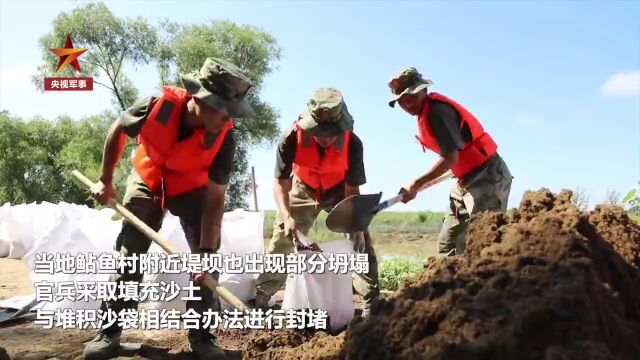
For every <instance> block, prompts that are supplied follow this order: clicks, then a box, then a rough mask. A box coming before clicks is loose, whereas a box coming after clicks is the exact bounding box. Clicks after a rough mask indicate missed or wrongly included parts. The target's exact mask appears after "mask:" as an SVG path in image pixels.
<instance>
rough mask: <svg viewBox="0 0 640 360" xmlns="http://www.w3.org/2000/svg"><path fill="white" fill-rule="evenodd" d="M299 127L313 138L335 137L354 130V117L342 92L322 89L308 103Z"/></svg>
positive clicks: (299, 121)
mask: <svg viewBox="0 0 640 360" xmlns="http://www.w3.org/2000/svg"><path fill="white" fill-rule="evenodd" d="M298 125H299V126H300V127H301V128H302V129H303V130H305V131H308V132H309V133H310V134H312V135H313V136H317V137H334V136H339V135H341V134H342V133H344V132H346V131H349V130H352V129H353V117H351V114H349V111H348V110H347V105H346V104H345V103H344V99H343V98H342V94H341V93H340V91H338V90H336V89H334V88H320V89H318V90H316V91H315V92H314V93H313V95H312V96H311V98H309V101H307V107H306V108H305V110H304V112H303V113H302V115H301V116H300V119H299V120H298Z"/></svg>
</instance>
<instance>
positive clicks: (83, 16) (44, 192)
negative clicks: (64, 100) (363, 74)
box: [0, 2, 281, 209]
mask: <svg viewBox="0 0 640 360" xmlns="http://www.w3.org/2000/svg"><path fill="white" fill-rule="evenodd" d="M67 35H70V36H71V38H72V40H73V45H74V47H82V48H87V49H88V51H87V52H86V53H85V54H84V55H83V56H81V58H80V67H81V69H82V70H81V72H80V73H78V72H76V71H75V70H74V69H72V68H71V67H70V66H68V67H66V68H65V69H64V70H62V71H60V72H59V73H56V72H55V70H56V69H55V68H56V66H57V64H58V61H57V60H58V59H57V57H56V56H55V55H54V54H53V53H52V52H51V51H50V50H49V49H51V48H59V47H61V46H62V45H63V44H64V42H65V39H66V37H67ZM39 46H40V51H41V55H42V63H41V65H40V66H39V67H38V68H37V69H34V74H33V76H32V82H33V84H34V86H35V87H36V88H37V89H38V90H40V91H42V89H43V80H44V77H46V76H56V77H80V76H83V77H93V78H94V82H95V84H96V86H98V87H103V88H105V89H107V90H109V92H110V94H111V95H112V99H111V104H105V107H104V108H105V109H106V110H104V111H103V112H101V113H99V114H95V115H92V116H87V117H84V118H82V119H71V118H69V117H67V116H61V117H58V118H56V119H43V118H34V119H22V118H20V117H19V116H17V115H16V114H10V113H9V112H7V111H6V110H5V111H2V113H1V114H0V154H2V155H0V172H1V173H0V203H5V202H11V203H22V202H34V201H36V202H39V201H51V202H57V201H66V202H72V203H85V204H92V203H93V202H92V201H90V200H88V199H87V197H86V194H85V193H83V189H80V188H79V187H78V186H77V185H76V184H75V183H74V182H72V181H71V180H70V179H69V174H68V172H69V171H70V170H71V169H74V168H77V169H79V170H81V171H84V172H85V173H86V174H87V175H88V176H90V177H91V178H92V179H97V177H98V175H99V169H100V162H101V156H102V148H103V143H104V138H105V136H106V131H107V129H108V127H109V125H110V123H111V122H113V121H114V120H115V119H116V118H117V116H118V115H119V113H120V112H122V111H123V110H124V109H126V108H127V107H129V106H131V105H132V104H133V103H134V102H135V101H136V99H138V98H139V97H141V96H148V95H151V94H140V93H139V91H138V89H137V88H136V86H135V74H126V73H125V70H124V69H125V66H124V65H125V64H130V65H133V66H136V67H137V66H142V65H152V66H153V65H155V66H156V67H157V69H158V78H157V83H156V86H155V88H156V90H160V88H161V87H162V86H163V85H167V84H171V85H181V83H180V81H179V79H180V74H183V73H188V72H192V71H198V70H199V69H200V67H201V66H202V63H203V62H204V60H205V58H207V57H223V58H226V59H228V60H230V61H232V62H234V63H236V64H237V65H238V66H239V67H241V68H242V69H243V70H244V71H246V72H247V73H248V75H249V77H250V78H251V80H252V81H253V82H254V84H255V85H256V86H255V89H254V91H253V92H252V93H251V95H250V99H249V101H250V102H251V104H252V105H253V107H254V109H255V110H256V115H255V116H254V117H253V118H251V119H243V121H242V122H236V127H235V135H236V139H237V144H238V147H237V153H236V159H235V165H234V169H233V171H234V172H233V175H232V179H231V182H230V184H229V191H228V194H227V209H233V208H238V207H246V206H247V204H246V201H245V196H246V194H247V193H248V191H249V189H250V177H249V171H248V154H249V151H250V149H251V148H252V147H255V146H259V145H268V144H271V143H273V141H275V139H276V138H277V135H278V132H279V129H278V123H277V119H278V112H277V110H276V109H274V108H273V107H272V106H271V105H270V104H268V103H267V102H265V101H264V100H262V99H261V97H260V94H261V90H262V88H263V86H264V78H265V76H267V75H268V74H270V73H272V72H273V71H275V70H276V69H277V66H276V62H277V60H279V59H280V57H281V49H280V47H279V45H278V43H277V41H276V39H275V38H274V37H273V36H271V35H270V34H269V33H268V32H266V31H264V30H262V29H260V28H257V27H254V26H249V25H238V24H236V23H233V22H231V21H226V20H212V21H209V22H206V23H189V24H180V23H175V22H171V21H167V20H162V21H160V22H159V24H158V25H157V26H155V25H152V24H150V23H149V22H148V20H147V19H144V18H142V17H137V18H120V17H116V16H114V14H113V13H112V12H111V11H110V10H109V8H108V7H107V6H106V5H105V4H104V3H101V2H97V3H83V4H82V5H80V6H78V7H76V8H74V9H72V10H70V11H69V12H61V13H60V14H58V15H57V17H56V18H55V19H54V21H53V22H52V24H51V30H50V31H49V32H48V33H46V34H44V35H43V36H42V37H41V38H40V41H39ZM18 115H19V114H18ZM127 146H128V149H127V151H126V152H125V155H124V156H123V159H121V164H120V165H119V167H118V169H117V170H116V177H117V179H116V190H117V191H118V196H119V198H121V197H122V196H123V194H124V181H125V179H126V177H127V175H128V172H129V171H130V164H128V162H127V158H125V157H126V156H127V155H128V154H129V152H130V150H131V148H132V146H134V144H133V142H132V141H130V142H129V143H128V145H127Z"/></svg>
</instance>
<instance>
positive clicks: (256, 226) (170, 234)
mask: <svg viewBox="0 0 640 360" xmlns="http://www.w3.org/2000/svg"><path fill="white" fill-rule="evenodd" d="M263 219H264V213H262V212H249V211H244V210H234V211H231V212H226V213H224V215H223V217H222V233H221V236H222V239H221V244H220V249H219V251H218V253H220V254H221V255H222V256H223V257H224V256H227V255H231V254H235V255H236V256H244V255H246V254H250V253H257V254H262V253H263V252H264V239H263V229H262V227H263ZM159 233H160V235H162V236H164V237H165V238H166V239H169V240H170V242H171V243H172V244H173V245H174V246H175V247H176V248H177V249H178V251H180V252H184V253H190V252H191V250H190V248H189V245H188V242H187V240H186V237H185V235H184V231H183V230H182V226H181V225H180V221H179V218H178V217H176V216H173V215H172V214H171V213H167V216H165V220H164V222H163V224H162V228H161V229H160V231H159ZM149 252H150V253H151V252H163V250H162V249H161V248H160V247H159V246H158V245H156V244H153V245H152V246H151V248H150V249H149ZM257 277H258V274H245V273H242V274H229V273H222V274H220V278H219V283H220V285H221V286H223V287H224V288H225V289H227V290H229V292H231V293H232V294H233V295H235V296H236V297H237V298H238V299H240V300H241V301H243V302H245V303H246V302H247V301H248V300H249V299H252V298H253V297H254V296H255V280H256V279H257ZM146 279H148V280H150V281H153V282H156V283H159V282H161V281H164V282H165V283H170V282H171V281H174V282H175V283H177V284H178V285H179V286H180V287H185V286H188V285H189V275H188V274H187V273H180V274H165V273H161V274H155V275H150V276H148V277H146ZM186 295H187V292H186V291H182V292H181V295H180V296H179V297H177V298H176V299H173V300H171V301H160V302H154V303H152V305H151V306H152V307H153V308H156V309H176V310H178V311H185V310H186V307H185V301H182V300H180V298H181V297H183V296H186ZM220 305H221V307H222V309H223V310H224V309H228V310H232V309H233V306H232V305H231V304H228V303H227V302H226V301H224V300H223V299H220Z"/></svg>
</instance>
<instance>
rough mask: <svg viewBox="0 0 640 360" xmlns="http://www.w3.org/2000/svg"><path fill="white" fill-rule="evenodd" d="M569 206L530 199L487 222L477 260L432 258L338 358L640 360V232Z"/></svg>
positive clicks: (610, 214) (358, 329) (545, 194)
mask: <svg viewBox="0 0 640 360" xmlns="http://www.w3.org/2000/svg"><path fill="white" fill-rule="evenodd" d="M570 197H571V194H570V193H569V192H561V193H560V194H558V195H557V196H554V195H553V194H552V193H551V192H549V191H547V190H542V191H538V192H528V193H526V194H525V196H524V198H523V201H522V203H521V205H520V208H519V209H518V210H517V211H516V213H515V214H514V215H513V217H511V218H507V217H505V216H503V215H501V214H495V213H494V214H484V215H483V216H480V217H479V218H478V219H477V220H475V221H474V223H473V225H472V227H471V230H470V234H469V240H468V254H467V255H468V256H467V258H459V259H451V258H447V259H433V260H432V261H431V263H430V264H429V265H428V266H427V269H426V270H425V272H424V273H423V274H422V276H421V277H420V278H419V279H416V280H414V281H413V282H411V283H409V284H407V285H406V286H404V287H403V288H402V289H400V290H399V294H398V296H397V297H396V298H394V299H392V300H390V301H385V302H383V303H381V304H380V306H379V307H378V308H377V309H376V311H375V314H374V316H372V317H371V318H370V319H369V320H368V321H366V322H364V323H361V324H356V325H354V326H352V327H351V329H349V331H348V333H347V335H346V342H345V345H344V347H343V349H342V351H341V354H340V357H347V356H348V357H349V358H362V359H364V358H366V359H390V358H394V359H639V358H640V344H639V340H640V270H639V262H638V260H639V259H640V258H639V256H640V251H639V250H640V228H639V227H638V226H637V224H634V223H632V222H631V221H630V220H629V219H628V217H627V216H626V214H624V212H623V211H622V210H621V209H619V208H616V207H608V206H598V207H597V208H596V209H595V210H594V211H592V212H591V213H579V212H578V211H577V209H576V208H575V207H574V206H573V205H572V204H571V202H570ZM616 250H618V251H620V253H618V252H616ZM374 325H375V326H374Z"/></svg>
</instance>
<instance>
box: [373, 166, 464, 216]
mask: <svg viewBox="0 0 640 360" xmlns="http://www.w3.org/2000/svg"><path fill="white" fill-rule="evenodd" d="M452 177H453V173H451V172H448V173H446V174H444V175H442V176H440V177H439V178H437V179H433V180H431V181H429V182H427V183H426V184H424V185H422V187H421V188H420V189H418V192H420V191H422V190H425V189H426V188H429V187H431V186H433V185H436V184H439V183H441V182H443V181H445V180H447V179H450V178H452ZM402 195H403V194H402V193H400V194H398V195H396V196H394V197H392V198H391V199H388V200H385V201H383V202H381V203H380V204H378V206H376V209H375V210H374V213H378V212H380V211H382V210H384V209H386V208H389V207H391V206H393V205H395V204H397V203H399V202H400V201H401V200H402Z"/></svg>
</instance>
